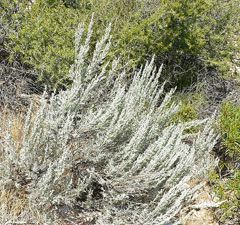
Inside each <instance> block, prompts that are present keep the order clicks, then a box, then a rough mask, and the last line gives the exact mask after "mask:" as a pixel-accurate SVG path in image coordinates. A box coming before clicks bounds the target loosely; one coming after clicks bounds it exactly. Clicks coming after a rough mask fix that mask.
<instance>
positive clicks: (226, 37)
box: [116, 0, 239, 87]
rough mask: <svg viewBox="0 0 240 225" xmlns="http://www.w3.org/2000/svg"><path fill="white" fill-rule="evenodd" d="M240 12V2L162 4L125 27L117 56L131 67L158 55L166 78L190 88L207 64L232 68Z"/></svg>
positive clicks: (202, 0)
mask: <svg viewBox="0 0 240 225" xmlns="http://www.w3.org/2000/svg"><path fill="white" fill-rule="evenodd" d="M233 6H235V7H233ZM237 9H239V6H238V5H237V2H236V1H231V3H228V2H225V1H218V0H194V1H191V2H190V1H187V0H184V1H177V0H174V1H169V0H165V1H161V3H159V5H158V7H156V10H155V11H154V12H153V13H152V14H149V16H147V17H146V18H143V17H142V15H140V16H139V17H138V19H135V20H134V21H131V22H129V23H128V24H126V25H125V26H124V28H123V29H122V31H121V33H120V34H119V37H118V40H119V46H118V48H116V52H117V53H119V54H121V55H122V56H123V57H124V58H125V59H126V60H131V62H132V64H133V65H139V64H142V63H144V61H145V60H147V59H149V58H150V57H151V56H152V55H153V54H155V55H156V57H157V59H158V61H159V62H160V63H164V64H165V74H166V76H172V79H171V80H172V81H173V82H174V84H177V85H178V86H180V87H181V86H187V85H189V84H191V83H192V82H193V80H194V75H195V74H196V73H198V72H201V69H203V68H204V67H205V66H206V65H212V66H218V67H219V68H220V69H221V70H223V65H224V66H225V67H226V65H228V66H229V63H230V61H231V59H232V57H233V52H234V51H233V48H232V47H233V41H232V39H233V34H236V30H237V29H236V27H239V24H238V21H239V15H238V14H237V11H236V10H237ZM233 20H235V22H233ZM233 24H234V26H235V27H233ZM235 48H236V47H235ZM226 62H228V63H226ZM228 69H229V67H228Z"/></svg>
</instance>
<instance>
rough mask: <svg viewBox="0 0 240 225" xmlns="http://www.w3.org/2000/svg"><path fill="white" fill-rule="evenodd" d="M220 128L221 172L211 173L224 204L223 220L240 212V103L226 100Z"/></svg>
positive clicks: (233, 218) (222, 110)
mask: <svg viewBox="0 0 240 225" xmlns="http://www.w3.org/2000/svg"><path fill="white" fill-rule="evenodd" d="M219 128H220V131H221V136H222V145H223V146H222V148H223V150H224V151H223V152H222V153H221V154H222V155H220V158H221V161H220V164H219V165H220V173H221V176H220V175H219V174H217V173H216V172H214V173H212V174H211V175H210V180H211V181H212V183H213V186H214V190H215V192H216V193H217V195H218V196H219V198H220V199H221V200H223V201H224V202H223V204H222V205H221V209H222V216H221V220H222V221H225V220H226V219H229V218H230V219H232V220H235V219H236V218H237V217H238V215H239V213H240V165H239V160H240V105H236V104H233V103H231V102H225V103H224V104H223V106H222V108H221V115H220V121H219Z"/></svg>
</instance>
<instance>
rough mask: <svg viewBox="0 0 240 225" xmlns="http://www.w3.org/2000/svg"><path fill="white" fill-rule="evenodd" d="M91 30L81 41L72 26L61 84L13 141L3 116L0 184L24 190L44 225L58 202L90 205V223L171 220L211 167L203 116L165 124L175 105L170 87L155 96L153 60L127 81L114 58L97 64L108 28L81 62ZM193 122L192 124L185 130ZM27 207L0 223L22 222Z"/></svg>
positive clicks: (2, 187)
mask: <svg viewBox="0 0 240 225" xmlns="http://www.w3.org/2000/svg"><path fill="white" fill-rule="evenodd" d="M92 26H93V22H91V23H90V26H89V31H88V34H87V37H86V39H85V40H84V41H83V40H82V36H83V32H84V30H83V27H82V26H80V28H79V29H78V31H77V34H76V60H75V64H74V65H73V66H72V68H71V71H70V76H71V77H72V80H73V83H72V86H71V88H69V89H68V90H66V91H61V92H60V93H58V94H53V95H52V96H50V97H49V98H48V97H47V96H46V94H44V95H43V96H42V98H41V101H40V106H39V108H38V109H37V110H33V107H30V109H29V111H28V114H27V116H26V118H25V124H24V130H23V137H22V141H21V145H20V147H19V143H16V142H15V140H14V138H13V136H12V135H11V132H10V130H11V126H12V124H11V121H10V120H9V127H8V129H9V132H7V133H6V135H5V136H4V137H3V142H2V146H1V149H2V155H1V165H0V174H1V176H0V190H1V191H4V190H7V188H8V187H9V186H11V185H12V186H13V187H14V188H15V189H16V190H17V189H21V188H24V189H26V190H27V192H28V193H29V194H28V200H29V206H30V208H34V209H35V210H36V209H39V212H44V210H45V214H44V213H43V214H42V215H44V216H45V217H46V218H45V217H44V216H43V217H44V219H42V220H43V221H45V223H46V224H48V223H49V222H46V221H48V220H54V219H56V218H55V214H54V210H55V209H57V208H59V207H60V206H61V207H62V206H66V207H67V206H69V207H73V208H74V207H75V208H76V207H80V208H82V209H83V210H84V209H85V210H86V211H87V210H89V209H91V210H92V211H94V212H95V214H94V215H95V223H96V224H103V225H106V224H116V225H120V224H149V225H154V224H167V223H169V222H171V221H173V222H174V221H175V222H176V223H177V220H176V219H175V216H176V215H177V213H178V212H179V211H180V210H181V208H182V207H184V205H185V204H186V202H188V200H189V199H190V198H191V196H192V193H193V192H194V191H195V190H196V189H197V188H198V187H195V188H190V186H189V185H188V183H189V181H191V180H192V179H193V178H194V179H196V177H197V176H202V175H203V174H204V173H205V172H207V171H208V169H209V168H210V167H212V166H214V160H212V158H211V155H210V152H211V150H212V148H213V146H214V144H215V142H216V138H217V137H216V135H215V134H214V132H213V130H212V128H211V119H210V120H205V121H193V122H191V123H184V124H183V123H180V124H172V123H171V118H172V116H173V115H174V114H175V113H176V112H177V111H178V108H179V104H176V103H173V102H172V100H171V97H172V95H173V93H174V90H172V91H171V92H170V93H167V94H164V93H163V91H164V90H163V86H164V85H162V86H159V83H158V80H159V76H160V75H161V69H160V70H157V69H156V68H155V67H154V59H153V60H152V61H151V62H149V63H147V64H146V65H145V66H144V67H142V68H141V69H140V70H139V71H136V72H135V74H134V76H133V79H132V81H131V83H130V84H128V83H127V82H126V81H125V77H126V74H125V72H124V70H123V71H119V70H118V61H117V60H116V61H114V62H112V64H111V65H110V64H109V63H107V62H106V60H105V58H106V55H107V53H108V50H109V47H110V43H111V37H110V27H108V28H107V29H106V33H105V36H104V37H103V38H102V39H101V40H100V41H99V42H98V43H97V44H96V48H95V51H94V53H93V55H92V58H91V60H89V44H90V40H91V34H92ZM195 126H201V127H202V129H200V130H199V132H197V133H194V134H193V133H191V134H189V133H187V132H186V129H190V128H191V127H195ZM14 174H17V176H16V175H14ZM9 184H11V185H9ZM1 207H2V212H3V211H4V209H3V206H1ZM50 209H51V210H50ZM30 212H31V210H30V211H29V212H27V213H26V212H23V213H22V214H21V215H18V217H16V218H14V217H13V216H12V215H7V214H4V216H2V217H0V219H1V220H2V221H1V222H2V223H6V221H11V222H13V221H23V222H24V221H26V220H28V221H29V220H30V221H31V222H32V221H34V218H33V215H32V218H31V216H30V215H31V213H30ZM47 212H48V213H47ZM26 215H28V216H26ZM27 217H28V219H26V218H27ZM56 224H57V223H56Z"/></svg>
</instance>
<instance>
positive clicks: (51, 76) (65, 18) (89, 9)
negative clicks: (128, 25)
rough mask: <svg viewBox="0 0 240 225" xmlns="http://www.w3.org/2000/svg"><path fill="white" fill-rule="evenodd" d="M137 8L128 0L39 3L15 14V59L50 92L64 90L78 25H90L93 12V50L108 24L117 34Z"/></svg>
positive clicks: (40, 0) (38, 0) (11, 45)
mask: <svg viewBox="0 0 240 225" xmlns="http://www.w3.org/2000/svg"><path fill="white" fill-rule="evenodd" d="M16 2H18V4H19V2H20V1H16ZM134 7H135V1H128V0H124V1H117V0H114V1H113V0H101V1H97V0H94V1H88V0H84V1H80V0H36V2H35V3H34V4H32V5H31V7H26V6H25V9H23V10H22V11H21V12H18V13H17V14H16V15H20V14H21V21H20V22H19V26H18V32H15V33H14V34H12V35H11V36H10V41H9V49H10V50H11V52H12V58H15V56H16V55H17V56H19V57H20V59H21V60H22V62H23V63H24V64H26V65H30V66H31V67H32V68H33V69H35V70H37V71H38V72H39V73H40V74H41V75H40V76H39V79H38V80H39V81H40V82H42V83H43V84H44V85H47V87H48V88H49V89H56V88H58V87H62V86H65V85H66V84H68V83H69V80H68V76H67V74H68V71H69V68H70V66H71V65H72V64H73V61H74V50H73V49H74V32H75V30H76V27H77V26H78V24H79V23H81V22H85V21H86V22H87V23H88V21H89V20H90V18H91V16H92V14H93V12H94V17H95V21H96V22H95V23H96V25H95V27H96V29H95V32H94V34H93V39H92V44H91V46H90V48H93V46H94V43H95V41H96V40H97V39H98V37H99V36H100V35H102V34H103V31H104V30H105V28H106V26H107V24H108V23H109V21H112V22H113V26H112V29H113V31H114V32H115V31H116V30H118V29H119V27H120V24H123V23H124V21H126V20H127V18H128V15H129V16H130V15H131V10H133V9H134ZM126 9H128V10H126ZM125 10H126V11H125ZM23 11H24V13H23ZM14 22H15V23H17V21H16V20H15V21H14Z"/></svg>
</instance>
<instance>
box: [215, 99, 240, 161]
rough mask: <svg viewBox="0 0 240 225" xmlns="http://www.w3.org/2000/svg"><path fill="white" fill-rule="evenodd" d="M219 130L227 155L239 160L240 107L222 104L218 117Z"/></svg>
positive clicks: (227, 103)
mask: <svg viewBox="0 0 240 225" xmlns="http://www.w3.org/2000/svg"><path fill="white" fill-rule="evenodd" d="M220 130H221V134H222V136H223V137H224V138H223V144H224V146H225V147H226V149H227V152H226V153H227V155H228V156H230V157H231V158H233V159H235V160H240V106H239V105H235V104H233V103H230V102H226V103H224V104H223V106H222V109H221V116H220Z"/></svg>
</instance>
